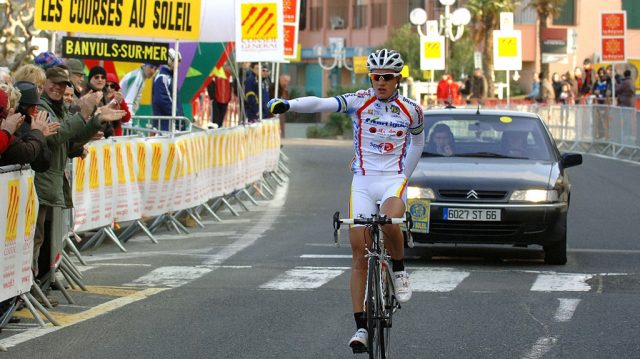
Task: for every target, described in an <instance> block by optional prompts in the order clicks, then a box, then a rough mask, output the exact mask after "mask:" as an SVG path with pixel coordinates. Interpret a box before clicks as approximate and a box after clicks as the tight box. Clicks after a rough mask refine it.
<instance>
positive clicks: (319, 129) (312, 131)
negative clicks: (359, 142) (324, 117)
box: [307, 113, 353, 138]
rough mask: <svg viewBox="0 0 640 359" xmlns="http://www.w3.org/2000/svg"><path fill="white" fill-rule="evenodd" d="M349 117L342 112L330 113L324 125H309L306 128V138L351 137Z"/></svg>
mask: <svg viewBox="0 0 640 359" xmlns="http://www.w3.org/2000/svg"><path fill="white" fill-rule="evenodd" d="M352 131H353V129H352V127H351V119H349V116H347V115H346V114H344V113H332V114H331V115H329V120H328V121H327V123H326V124H325V125H324V126H311V127H308V128H307V137H308V138H337V137H351V135H352Z"/></svg>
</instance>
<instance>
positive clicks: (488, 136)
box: [422, 114, 552, 161]
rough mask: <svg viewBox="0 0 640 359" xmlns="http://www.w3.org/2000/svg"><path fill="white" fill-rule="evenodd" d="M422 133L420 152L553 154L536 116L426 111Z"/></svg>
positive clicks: (537, 156) (511, 155)
mask: <svg viewBox="0 0 640 359" xmlns="http://www.w3.org/2000/svg"><path fill="white" fill-rule="evenodd" d="M425 136H426V139H425V142H426V143H425V147H424V150H423V153H422V155H423V156H455V157H494V158H520V159H531V160H543V161H549V160H551V158H552V150H551V139H550V138H549V136H548V134H547V131H546V129H545V128H544V126H543V124H542V122H541V121H540V120H539V119H537V118H531V117H518V116H500V115H476V114H453V115H430V114H425Z"/></svg>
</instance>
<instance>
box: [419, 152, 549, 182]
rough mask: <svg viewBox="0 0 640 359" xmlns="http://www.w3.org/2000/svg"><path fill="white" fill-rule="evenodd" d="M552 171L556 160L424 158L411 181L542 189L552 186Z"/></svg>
mask: <svg viewBox="0 0 640 359" xmlns="http://www.w3.org/2000/svg"><path fill="white" fill-rule="evenodd" d="M554 169H556V171H554ZM553 172H557V163H556V162H550V161H532V160H520V159H504V158H500V159H498V158H468V157H423V158H422V159H420V162H419V163H418V167H417V168H416V170H415V171H414V172H413V175H412V176H411V179H410V181H409V184H410V185H414V186H416V185H417V186H420V187H430V188H433V189H444V188H446V189H476V190H478V189H486V190H513V189H526V188H539V189H542V188H553V183H550V177H551V174H552V173H553ZM554 182H555V180H554Z"/></svg>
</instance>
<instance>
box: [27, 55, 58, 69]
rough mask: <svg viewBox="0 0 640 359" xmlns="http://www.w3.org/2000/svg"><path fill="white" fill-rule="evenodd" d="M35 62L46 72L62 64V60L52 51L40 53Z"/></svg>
mask: <svg viewBox="0 0 640 359" xmlns="http://www.w3.org/2000/svg"><path fill="white" fill-rule="evenodd" d="M33 62H34V63H35V64H36V65H37V66H39V67H40V68H42V69H43V70H45V71H46V70H48V69H50V68H52V67H54V66H58V65H60V64H62V60H60V58H59V57H58V56H56V55H55V54H54V53H53V52H51V51H46V52H41V53H39V54H38V56H36V58H35V59H34V61H33Z"/></svg>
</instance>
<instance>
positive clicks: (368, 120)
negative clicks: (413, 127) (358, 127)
mask: <svg viewBox="0 0 640 359" xmlns="http://www.w3.org/2000/svg"><path fill="white" fill-rule="evenodd" d="M379 118H380V116H376V117H371V118H365V119H364V123H366V124H370V125H374V126H384V127H391V128H398V127H406V124H404V123H402V122H392V121H378V119H379Z"/></svg>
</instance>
